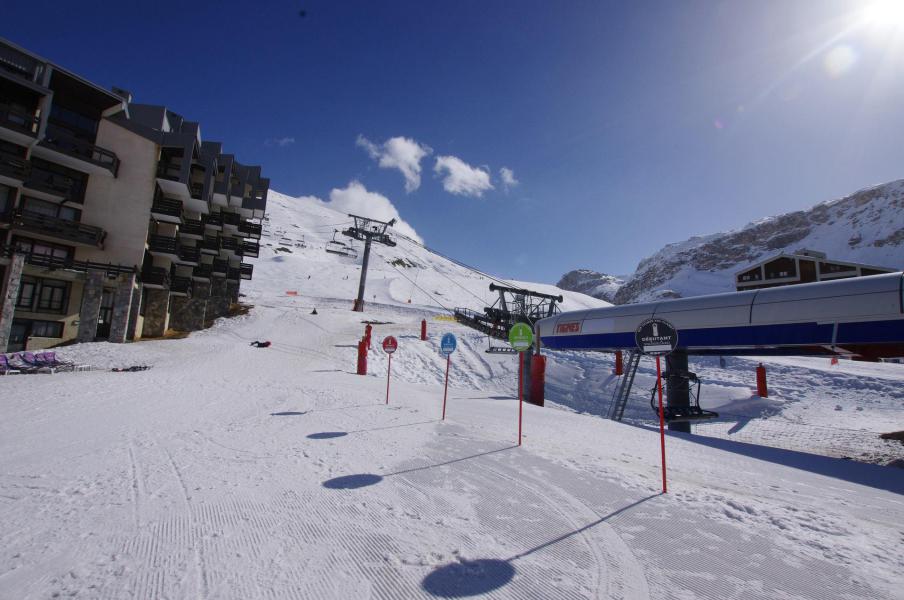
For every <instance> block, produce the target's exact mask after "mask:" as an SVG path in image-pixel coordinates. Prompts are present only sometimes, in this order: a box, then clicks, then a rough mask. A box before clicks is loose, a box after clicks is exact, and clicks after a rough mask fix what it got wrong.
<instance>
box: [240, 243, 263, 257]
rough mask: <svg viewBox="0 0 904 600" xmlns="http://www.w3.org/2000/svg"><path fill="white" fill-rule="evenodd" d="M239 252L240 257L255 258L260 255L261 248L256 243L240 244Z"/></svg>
mask: <svg viewBox="0 0 904 600" xmlns="http://www.w3.org/2000/svg"><path fill="white" fill-rule="evenodd" d="M239 250H240V251H241V254H242V256H250V257H251V258H257V257H258V256H259V255H260V251H261V247H260V244H258V243H257V242H247V241H246V242H242V243H241V244H240V245H239Z"/></svg>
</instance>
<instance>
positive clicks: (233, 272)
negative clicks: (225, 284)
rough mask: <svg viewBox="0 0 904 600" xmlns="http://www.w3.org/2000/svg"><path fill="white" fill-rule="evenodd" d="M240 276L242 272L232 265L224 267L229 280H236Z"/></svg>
mask: <svg viewBox="0 0 904 600" xmlns="http://www.w3.org/2000/svg"><path fill="white" fill-rule="evenodd" d="M241 278H242V273H241V271H240V270H239V269H236V268H234V267H229V268H228V269H226V279H228V280H230V281H238V280H239V279H241Z"/></svg>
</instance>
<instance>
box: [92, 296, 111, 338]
mask: <svg viewBox="0 0 904 600" xmlns="http://www.w3.org/2000/svg"><path fill="white" fill-rule="evenodd" d="M112 320H113V290H104V293H103V296H101V299H100V313H99V314H98V315H97V333H95V334H94V339H95V340H105V339H107V338H109V337H110V321H112Z"/></svg>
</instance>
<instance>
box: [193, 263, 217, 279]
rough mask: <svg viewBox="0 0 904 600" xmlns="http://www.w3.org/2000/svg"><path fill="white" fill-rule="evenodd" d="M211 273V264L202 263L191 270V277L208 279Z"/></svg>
mask: <svg viewBox="0 0 904 600" xmlns="http://www.w3.org/2000/svg"><path fill="white" fill-rule="evenodd" d="M212 275H213V265H209V264H205V263H202V264H200V265H198V266H196V267H195V268H194V269H193V270H192V277H197V278H199V279H210V277H211V276H212Z"/></svg>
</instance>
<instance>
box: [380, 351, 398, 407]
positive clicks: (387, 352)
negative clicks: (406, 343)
mask: <svg viewBox="0 0 904 600" xmlns="http://www.w3.org/2000/svg"><path fill="white" fill-rule="evenodd" d="M398 349H399V342H397V341H396V339H395V338H394V337H392V336H391V335H389V336H386V338H385V339H384V340H383V351H384V352H386V354H388V355H389V365H388V366H387V367H386V404H389V376H390V374H391V373H392V353H393V352H395V351H396V350H398Z"/></svg>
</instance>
